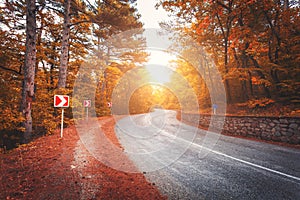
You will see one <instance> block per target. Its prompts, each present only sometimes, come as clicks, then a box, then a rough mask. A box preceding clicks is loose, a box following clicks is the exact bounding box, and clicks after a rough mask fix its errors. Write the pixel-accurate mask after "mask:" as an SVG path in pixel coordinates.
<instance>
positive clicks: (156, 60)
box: [146, 51, 176, 84]
mask: <svg viewBox="0 0 300 200" xmlns="http://www.w3.org/2000/svg"><path fill="white" fill-rule="evenodd" d="M148 52H149V53H150V56H149V61H148V63H147V65H146V69H147V71H148V72H149V74H150V76H151V81H154V82H158V83H161V84H165V83H168V82H170V79H171V75H172V74H173V70H174V69H173V68H174V67H171V64H170V61H172V60H175V59H176V56H172V55H170V54H168V53H165V52H161V51H148Z"/></svg>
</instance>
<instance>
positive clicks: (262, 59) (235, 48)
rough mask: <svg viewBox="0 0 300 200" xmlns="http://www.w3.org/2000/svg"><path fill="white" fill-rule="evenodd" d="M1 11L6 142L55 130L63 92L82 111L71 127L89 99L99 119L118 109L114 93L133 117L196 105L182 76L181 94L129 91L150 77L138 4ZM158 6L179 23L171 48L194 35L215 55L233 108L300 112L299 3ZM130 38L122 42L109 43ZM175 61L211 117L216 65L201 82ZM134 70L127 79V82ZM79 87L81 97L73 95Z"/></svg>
mask: <svg viewBox="0 0 300 200" xmlns="http://www.w3.org/2000/svg"><path fill="white" fill-rule="evenodd" d="M0 7H1V10H0V44H1V46H0V48H1V51H0V72H1V73H0V82H1V84H0V87H1V89H0V93H1V94H0V106H1V109H0V117H1V120H0V138H1V139H0V144H1V143H4V142H3V141H7V140H9V141H20V138H22V139H21V141H20V142H21V143H27V142H28V141H30V140H31V138H33V137H37V136H39V135H44V134H51V133H54V131H55V130H57V129H58V128H59V124H60V117H61V109H58V108H54V107H53V96H54V95H56V94H61V95H70V96H71V107H76V106H77V107H80V109H76V110H73V111H72V109H71V108H70V109H66V110H65V124H66V126H67V125H69V124H72V123H73V120H74V119H73V118H74V116H83V114H84V108H83V107H82V101H83V100H84V99H92V102H93V107H92V110H93V111H94V112H95V113H96V116H105V115H109V114H110V113H111V110H110V108H109V107H108V106H107V104H108V103H110V102H111V101H112V96H113V95H117V96H118V98H117V99H120V101H122V99H128V101H129V102H128V110H129V113H130V114H135V113H142V112H148V111H149V110H151V108H153V107H155V106H156V105H160V106H161V107H163V108H166V109H179V110H180V109H181V105H180V103H179V101H178V95H179V96H183V97H182V98H186V99H185V101H187V102H188V101H189V96H185V93H186V88H185V87H182V86H181V85H180V84H179V83H180V81H178V77H176V76H173V77H171V81H170V83H169V84H174V85H175V86H174V87H176V88H177V89H178V91H180V92H179V93H180V94H174V93H172V91H170V89H168V88H169V87H167V86H164V85H151V84H148V85H147V84H146V85H144V86H143V87H140V88H138V89H136V90H135V91H134V92H133V94H130V93H128V91H130V87H131V85H134V84H137V82H139V81H142V82H147V80H149V79H150V78H149V73H148V72H147V71H146V70H144V68H143V66H144V64H145V63H146V62H147V60H148V57H149V53H147V52H146V51H145V49H146V42H145V39H144V38H143V37H141V36H140V35H141V33H142V32H143V31H144V28H143V24H142V22H141V21H140V14H139V13H138V10H137V9H136V0H117V1H116V0H96V1H88V0H3V1H2V3H0ZM157 7H163V8H164V9H165V10H166V11H167V12H168V13H169V14H170V16H171V17H172V19H173V20H172V21H164V19H162V23H161V29H162V30H164V31H165V32H172V33H173V35H174V38H173V40H174V41H176V42H175V44H174V45H173V46H172V47H170V49H172V48H173V49H176V48H177V49H176V51H177V52H178V51H180V53H181V54H182V55H191V54H192V51H193V49H191V48H188V47H187V48H180V47H182V46H184V44H185V42H186V40H185V38H187V37H189V38H192V39H193V41H195V42H196V45H199V46H201V47H202V48H203V49H205V51H206V52H207V53H208V54H209V55H211V57H212V59H213V61H214V63H215V65H216V67H217V69H218V70H219V72H220V73H221V76H222V81H223V83H224V86H225V90H226V101H227V107H228V108H232V109H233V110H234V109H235V108H239V110H250V111H256V110H257V109H268V108H273V110H270V112H269V113H268V114H272V111H274V112H275V113H276V111H278V110H280V109H279V108H282V109H281V110H280V111H282V112H280V113H279V114H280V115H299V113H300V112H299V110H300V73H299V72H300V67H299V66H300V19H299V18H300V1H297V0H240V1H235V0H201V1H198V0H181V1H167V0H161V1H158V2H157ZM124 32H126V33H127V34H126V36H125V37H123V38H122V39H120V38H119V39H118V37H112V36H116V35H118V34H120V33H124ZM111 38H113V39H111ZM178 48H179V49H178ZM91 52H93V53H91ZM115 57H117V59H112V58H115ZM87 60H88V62H87ZM172 62H173V64H174V63H175V65H176V73H177V74H180V75H181V76H182V77H184V78H185V80H187V81H188V83H189V85H190V87H191V88H192V89H193V93H194V94H195V95H196V98H197V100H198V102H199V110H197V112H198V111H200V112H210V110H211V106H212V102H211V99H210V94H209V90H208V88H207V85H206V83H205V80H206V79H208V78H211V79H213V77H211V76H210V66H209V65H205V64H203V68H204V71H205V73H204V74H207V77H204V76H201V74H199V72H197V71H195V68H193V66H191V65H190V64H189V63H188V62H186V61H184V60H182V59H177V60H173V61H172ZM81 67H84V68H85V70H84V71H82V70H81V71H80V68H81ZM129 71H131V72H132V73H133V74H131V75H130V76H129V77H130V78H128V79H126V78H123V80H122V81H121V82H120V80H121V79H122V77H123V75H124V74H126V73H127V72H129ZM125 79H126V80H125ZM142 79H143V80H142ZM121 83H122V84H121ZM166 85H167V84H166ZM116 88H117V89H116ZM74 90H76V94H81V95H80V96H76V95H74V96H72V95H73V94H74ZM91 91H93V92H91ZM91 93H92V96H90V95H91ZM184 96H185V97H184ZM114 104H115V102H113V105H114ZM116 104H117V103H116ZM121 114H122V113H121ZM123 114H124V113H123ZM126 114H127V113H126ZM246 114H249V113H247V112H246ZM277 114H278V113H277ZM16 143H17V142H16Z"/></svg>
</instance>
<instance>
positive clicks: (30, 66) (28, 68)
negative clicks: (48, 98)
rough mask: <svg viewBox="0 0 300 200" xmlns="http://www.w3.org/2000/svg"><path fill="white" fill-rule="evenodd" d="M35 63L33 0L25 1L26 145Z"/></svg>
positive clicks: (33, 91) (34, 11)
mask: <svg viewBox="0 0 300 200" xmlns="http://www.w3.org/2000/svg"><path fill="white" fill-rule="evenodd" d="M35 62H36V4H35V0H26V51H25V63H24V81H23V89H22V90H23V91H22V106H21V109H22V112H23V114H24V118H25V121H24V128H25V132H24V138H23V142H25V143H27V142H28V141H29V139H30V137H31V134H32V114H31V110H32V102H33V100H34V94H35V90H34V87H35V83H34V77H35V64H36V63H35Z"/></svg>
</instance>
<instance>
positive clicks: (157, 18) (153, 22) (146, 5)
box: [137, 0, 168, 28]
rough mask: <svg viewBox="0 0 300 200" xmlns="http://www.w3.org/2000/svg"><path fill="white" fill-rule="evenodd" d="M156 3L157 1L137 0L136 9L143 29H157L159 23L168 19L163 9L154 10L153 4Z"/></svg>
mask: <svg viewBox="0 0 300 200" xmlns="http://www.w3.org/2000/svg"><path fill="white" fill-rule="evenodd" d="M158 2H159V0H137V9H138V12H139V13H140V14H141V15H142V17H141V21H142V22H143V23H144V28H159V22H161V21H165V20H166V19H167V18H168V14H167V12H166V11H165V10H164V9H163V8H161V7H159V9H156V8H155V4H156V3H158Z"/></svg>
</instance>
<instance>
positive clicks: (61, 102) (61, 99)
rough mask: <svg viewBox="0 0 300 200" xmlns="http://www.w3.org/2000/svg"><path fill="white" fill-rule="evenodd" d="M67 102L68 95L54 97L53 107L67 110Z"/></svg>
mask: <svg viewBox="0 0 300 200" xmlns="http://www.w3.org/2000/svg"><path fill="white" fill-rule="evenodd" d="M69 102H70V101H69V96H68V95H54V107H56V108H67V107H69Z"/></svg>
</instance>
